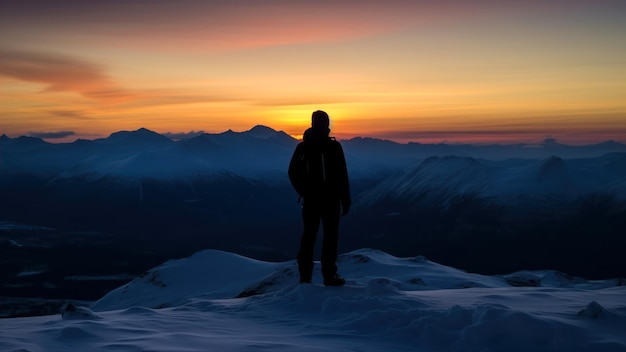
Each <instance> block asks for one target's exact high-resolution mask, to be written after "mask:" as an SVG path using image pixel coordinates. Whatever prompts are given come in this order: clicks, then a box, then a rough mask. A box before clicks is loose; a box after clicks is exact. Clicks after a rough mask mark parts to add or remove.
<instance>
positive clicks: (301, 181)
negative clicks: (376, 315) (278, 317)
mask: <svg viewBox="0 0 626 352" xmlns="http://www.w3.org/2000/svg"><path fill="white" fill-rule="evenodd" d="M329 122H330V121H329V118H328V114H327V113H325V112H324V111H321V110H318V111H315V112H313V116H312V119H311V128H309V129H307V130H306V131H305V132H304V136H303V141H302V142H300V144H298V146H297V147H296V150H295V152H294V153H293V156H292V158H291V162H290V164H289V180H290V181H291V184H292V185H293V187H294V188H295V189H296V192H298V194H299V195H300V197H301V199H302V200H303V203H302V220H303V223H304V230H303V233H302V238H301V240H300V250H299V252H298V269H299V271H300V282H301V283H310V282H311V279H312V276H313V251H314V247H315V239H316V237H317V231H318V229H319V226H320V222H321V223H322V228H323V232H324V239H323V242H322V258H321V259H322V260H321V262H322V274H323V276H324V285H327V286H341V285H344V284H345V283H346V281H345V280H344V279H343V278H342V277H341V276H339V275H338V274H337V265H336V261H337V242H338V238H339V217H340V214H341V215H346V214H348V211H349V210H350V203H351V199H350V184H349V181H348V170H347V168H346V160H345V157H344V155H343V149H342V148H341V144H339V142H337V141H336V140H335V138H333V137H329V136H328V134H329V133H330V129H329V128H328V126H329Z"/></svg>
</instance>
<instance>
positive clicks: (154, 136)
mask: <svg viewBox="0 0 626 352" xmlns="http://www.w3.org/2000/svg"><path fill="white" fill-rule="evenodd" d="M105 140H106V141H109V142H115V143H144V144H166V143H174V142H173V141H172V140H171V139H169V138H167V137H165V136H164V135H162V134H159V133H156V132H154V131H151V130H149V129H147V128H144V127H142V128H140V129H138V130H135V131H119V132H115V133H112V134H111V135H110V136H109V137H108V138H106V139H105Z"/></svg>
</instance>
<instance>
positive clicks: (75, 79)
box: [0, 49, 132, 101]
mask: <svg viewBox="0 0 626 352" xmlns="http://www.w3.org/2000/svg"><path fill="white" fill-rule="evenodd" d="M0 75H3V76H6V77H10V78H13V79H17V80H21V81H26V82H36V83H41V84H45V85H47V88H46V89H45V90H46V91H59V92H75V93H78V94H80V95H83V96H85V97H88V98H92V99H98V100H108V101H111V100H119V99H120V98H127V97H129V96H132V93H130V92H128V91H125V90H123V89H121V88H120V87H118V86H117V85H116V84H115V83H114V82H113V81H112V80H111V79H110V78H109V77H108V76H107V75H106V74H105V72H104V69H103V68H102V67H100V66H99V65H97V64H94V63H90V62H87V61H82V60H78V59H75V58H71V57H67V56H63V55H56V54H50V53H41V52H26V51H12V50H3V49H0Z"/></svg>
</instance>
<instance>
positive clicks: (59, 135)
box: [28, 131, 76, 139]
mask: <svg viewBox="0 0 626 352" xmlns="http://www.w3.org/2000/svg"><path fill="white" fill-rule="evenodd" d="M28 135H29V136H31V137H36V138H41V139H63V138H66V137H71V136H74V135H76V132H74V131H58V132H33V131H31V132H28Z"/></svg>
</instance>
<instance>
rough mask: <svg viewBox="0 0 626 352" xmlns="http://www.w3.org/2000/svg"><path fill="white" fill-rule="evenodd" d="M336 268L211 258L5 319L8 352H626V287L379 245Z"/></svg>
mask: <svg viewBox="0 0 626 352" xmlns="http://www.w3.org/2000/svg"><path fill="white" fill-rule="evenodd" d="M590 265H592V263H590ZM339 268H340V271H341V273H342V274H343V275H344V276H345V277H346V278H347V280H348V285H347V286H345V287H339V288H338V287H323V286H322V285H320V284H319V282H320V281H321V275H320V273H319V271H318V272H316V274H315V277H314V281H315V280H317V283H314V284H304V285H300V284H297V281H298V278H297V268H296V266H295V262H293V261H290V262H284V263H268V262H262V261H257V260H253V259H250V258H245V257H241V256H238V255H235V254H231V253H226V252H220V251H215V250H207V251H202V252H199V253H196V254H195V255H193V256H191V257H189V258H186V259H180V260H171V261H168V262H166V263H164V264H162V265H161V266H159V267H156V268H154V269H152V270H150V271H148V272H146V273H145V274H144V275H142V276H141V277H139V278H137V279H135V280H134V281H132V282H131V283H129V284H127V285H125V286H123V287H120V288H118V289H116V290H114V291H112V292H110V293H109V294H108V295H106V296H105V297H103V298H102V299H100V300H99V301H97V302H95V303H94V304H93V305H92V306H91V307H89V308H87V307H78V308H77V309H76V310H75V311H73V312H65V313H64V314H63V315H61V314H59V315H56V316H43V317H33V318H14V319H2V320H0V350H2V351H33V352H34V351H96V350H97V351H213V350H214V351H568V352H572V351H606V352H609V351H611V352H613V351H626V286H618V284H619V281H618V280H602V281H587V280H584V279H580V278H572V277H569V276H567V275H564V274H561V273H558V272H553V271H533V272H530V271H527V272H518V273H514V274H510V275H505V276H482V275H476V274H468V273H465V272H463V271H459V270H456V269H454V268H450V267H446V266H443V265H439V264H436V263H433V262H430V261H428V260H427V259H425V258H423V257H415V258H396V257H393V256H390V255H388V254H386V253H383V252H379V251H374V250H369V249H363V250H359V251H355V252H351V253H347V254H344V255H342V256H340V259H339ZM317 270H319V268H317Z"/></svg>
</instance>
